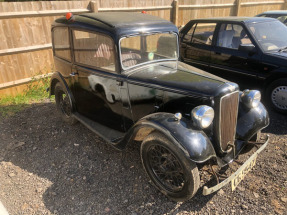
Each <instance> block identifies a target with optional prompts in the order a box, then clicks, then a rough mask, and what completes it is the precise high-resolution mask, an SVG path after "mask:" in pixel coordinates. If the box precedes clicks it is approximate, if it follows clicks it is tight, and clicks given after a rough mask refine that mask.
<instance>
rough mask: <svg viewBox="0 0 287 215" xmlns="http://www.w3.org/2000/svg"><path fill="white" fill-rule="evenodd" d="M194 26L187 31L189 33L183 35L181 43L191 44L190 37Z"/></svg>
mask: <svg viewBox="0 0 287 215" xmlns="http://www.w3.org/2000/svg"><path fill="white" fill-rule="evenodd" d="M195 26H196V24H193V25H192V27H191V28H190V29H189V31H188V32H187V33H186V34H185V35H184V37H183V40H182V41H183V42H191V37H192V34H193V32H194V29H195Z"/></svg>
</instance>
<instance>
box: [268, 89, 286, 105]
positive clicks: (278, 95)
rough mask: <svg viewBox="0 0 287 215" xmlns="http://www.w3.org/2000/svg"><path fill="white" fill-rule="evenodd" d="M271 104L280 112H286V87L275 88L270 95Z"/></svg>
mask: <svg viewBox="0 0 287 215" xmlns="http://www.w3.org/2000/svg"><path fill="white" fill-rule="evenodd" d="M271 99H272V103H273V104H274V105H275V106H276V107H277V108H280V109H282V110H287V86H278V87H276V88H275V89H274V90H273V91H272V94H271Z"/></svg>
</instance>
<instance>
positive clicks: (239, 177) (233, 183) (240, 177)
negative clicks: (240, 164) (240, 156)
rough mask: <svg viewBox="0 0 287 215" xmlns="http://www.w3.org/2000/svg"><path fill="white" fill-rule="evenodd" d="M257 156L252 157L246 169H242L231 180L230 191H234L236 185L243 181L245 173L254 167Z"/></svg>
mask: <svg viewBox="0 0 287 215" xmlns="http://www.w3.org/2000/svg"><path fill="white" fill-rule="evenodd" d="M256 158H257V155H256V156H254V158H253V159H252V160H250V162H249V163H247V165H246V167H245V168H243V169H242V170H241V171H240V172H239V173H238V174H237V175H236V176H235V178H233V179H232V180H231V190H232V191H234V190H235V188H236V187H237V185H238V184H239V183H240V182H241V181H242V180H243V179H244V177H245V176H246V175H247V173H248V172H249V171H250V170H251V169H252V168H253V167H254V166H255V163H256Z"/></svg>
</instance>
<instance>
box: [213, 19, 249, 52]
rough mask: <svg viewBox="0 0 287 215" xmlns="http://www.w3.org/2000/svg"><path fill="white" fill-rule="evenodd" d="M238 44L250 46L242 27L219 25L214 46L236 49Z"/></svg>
mask: <svg viewBox="0 0 287 215" xmlns="http://www.w3.org/2000/svg"><path fill="white" fill-rule="evenodd" d="M240 44H252V42H251V40H250V39H249V37H248V35H247V33H246V31H245V30H244V29H243V27H242V26H241V25H237V24H221V26H220V29H219V32H218V38H217V42H216V45H217V46H219V47H224V48H230V49H238V48H239V45H240Z"/></svg>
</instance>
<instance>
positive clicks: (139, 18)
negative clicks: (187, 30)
mask: <svg viewBox="0 0 287 215" xmlns="http://www.w3.org/2000/svg"><path fill="white" fill-rule="evenodd" d="M79 16H83V17H88V18H90V19H93V20H96V21H101V22H103V23H106V24H107V25H109V26H111V27H114V28H118V27H122V26H134V25H150V24H162V23H170V22H169V21H167V20H165V19H162V18H160V17H157V16H152V15H148V14H144V13H132V14H131V13H128V12H104V13H103V12H102V13H86V14H81V15H79Z"/></svg>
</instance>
